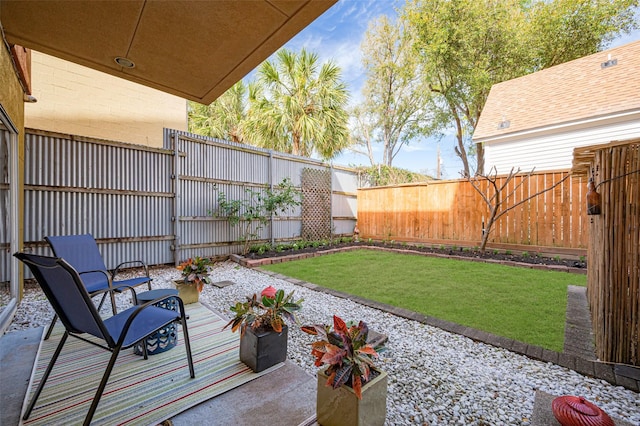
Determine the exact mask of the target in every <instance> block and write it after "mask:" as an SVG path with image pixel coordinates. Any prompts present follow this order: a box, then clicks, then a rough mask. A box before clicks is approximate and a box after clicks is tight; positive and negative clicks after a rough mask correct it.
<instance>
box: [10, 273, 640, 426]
mask: <svg viewBox="0 0 640 426" xmlns="http://www.w3.org/2000/svg"><path fill="white" fill-rule="evenodd" d="M151 275H152V277H153V288H173V283H172V280H173V279H177V278H179V272H178V271H176V270H175V269H174V268H171V267H161V268H152V270H151ZM212 278H213V280H214V281H225V280H229V281H233V282H234V283H235V284H234V285H231V286H228V287H225V288H217V287H213V286H206V288H205V290H204V291H203V292H202V294H201V295H200V300H201V302H203V303H205V304H206V305H208V306H209V307H211V308H212V309H214V310H216V311H218V312H219V313H221V314H222V315H224V316H226V317H229V318H230V317H231V315H230V311H229V310H228V308H229V306H231V305H232V304H233V303H234V302H235V301H237V300H243V298H244V297H245V296H247V295H251V294H253V293H259V292H260V291H261V290H262V289H263V288H264V287H266V286H268V285H272V286H274V287H276V288H278V289H280V288H282V289H284V290H285V291H286V292H289V291H291V290H295V292H296V297H302V298H304V300H305V301H304V303H303V308H302V310H300V311H299V319H300V322H301V323H303V324H310V323H330V322H331V319H332V315H333V314H334V313H335V314H337V315H339V316H340V317H342V318H343V319H345V320H364V321H365V322H366V323H367V324H368V325H369V327H370V328H371V329H374V330H376V331H378V332H381V333H384V334H387V335H388V336H389V341H388V343H387V345H386V350H384V351H383V352H382V353H381V359H380V367H381V368H382V369H384V370H385V371H387V373H388V374H389V389H388V396H387V421H386V424H388V425H416V424H419V425H527V424H530V423H531V416H532V412H533V403H534V396H535V391H536V390H537V389H539V390H542V391H545V392H547V393H550V394H553V395H580V396H583V397H585V398H587V399H588V400H590V401H592V402H594V403H595V404H596V405H598V406H599V407H600V408H602V409H603V410H604V411H606V412H607V413H608V414H609V415H612V416H615V417H619V418H622V419H626V420H627V421H629V422H631V423H632V424H638V425H640V395H639V394H638V393H636V392H633V391H630V390H627V389H625V388H623V387H620V386H612V385H611V384H609V383H607V382H605V381H602V380H597V379H593V378H589V377H586V376H582V375H580V374H578V373H576V372H575V371H572V370H569V369H566V368H563V367H560V366H558V365H555V364H551V363H544V362H541V361H534V360H531V359H529V358H527V357H525V356H522V355H518V354H515V353H512V352H509V351H507V350H505V349H501V348H496V347H493V346H490V345H486V344H483V343H477V342H474V341H473V340H471V339H468V338H466V337H463V336H460V335H456V334H452V333H448V332H445V331H442V330H440V329H438V328H434V327H431V326H428V325H424V324H421V323H419V322H416V321H411V320H407V319H403V318H400V317H397V316H394V315H392V314H389V313H386V312H382V311H379V310H377V309H373V308H369V307H365V306H362V305H360V304H358V303H355V302H352V301H350V300H347V299H341V298H338V297H334V296H331V295H328V294H325V293H322V292H317V291H313V290H310V289H307V288H305V287H301V286H297V285H294V284H292V283H289V282H288V281H284V280H280V279H277V278H274V277H271V276H269V275H267V274H265V273H262V272H260V271H257V270H252V269H247V268H244V267H241V266H239V265H237V264H235V263H233V262H222V263H218V264H217V265H216V266H215V268H214V270H213V274H212ZM106 305H107V306H105V307H104V308H103V309H104V310H105V311H107V312H108V311H110V306H109V304H108V303H106ZM118 305H119V306H120V307H121V308H122V307H126V306H128V305H129V300H128V297H127V296H125V295H119V296H118ZM51 316H52V310H51V308H50V306H49V304H48V302H47V301H46V298H45V297H44V295H43V294H42V293H41V292H40V291H39V290H36V289H27V290H26V291H25V297H24V300H23V302H22V303H21V304H20V307H19V308H18V311H17V313H16V316H15V319H14V321H13V323H12V325H11V326H10V329H9V331H14V330H22V329H25V328H30V327H37V326H46V325H47V324H48V323H49V321H50V318H51ZM312 341H313V336H310V335H307V334H305V333H303V332H301V331H300V330H298V329H297V328H295V327H291V328H290V331H289V349H288V357H289V359H290V360H291V361H293V362H295V363H296V364H298V365H299V366H300V367H302V368H303V369H304V370H306V371H307V372H308V373H309V374H311V375H315V374H316V371H317V368H316V367H315V366H313V360H312V357H311V354H310V350H309V343H310V342H312Z"/></svg>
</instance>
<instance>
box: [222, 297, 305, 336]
mask: <svg viewBox="0 0 640 426" xmlns="http://www.w3.org/2000/svg"><path fill="white" fill-rule="evenodd" d="M303 301H304V299H299V300H294V299H293V291H292V292H291V293H289V294H287V295H286V296H285V294H284V290H282V289H280V290H276V289H275V288H273V287H272V286H269V287H267V288H265V289H264V290H262V292H261V293H260V297H258V295H257V294H253V296H251V297H247V301H246V302H236V304H235V305H233V306H231V308H230V309H231V312H233V313H234V314H235V317H233V318H232V319H231V321H229V322H228V323H227V325H225V326H224V328H227V327H229V326H231V331H233V332H235V331H237V330H240V332H241V334H244V331H245V329H246V328H247V327H251V328H252V329H254V330H258V329H262V330H273V331H275V332H276V333H280V332H282V326H283V325H284V324H285V323H284V319H287V320H289V321H290V322H292V323H295V324H297V323H298V319H297V318H296V311H299V310H300V309H301V308H302V302H303Z"/></svg>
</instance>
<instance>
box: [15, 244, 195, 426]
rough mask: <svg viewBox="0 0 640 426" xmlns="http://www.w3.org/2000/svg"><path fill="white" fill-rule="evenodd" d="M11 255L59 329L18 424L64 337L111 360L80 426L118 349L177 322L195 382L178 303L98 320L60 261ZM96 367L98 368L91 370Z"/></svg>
mask: <svg viewBox="0 0 640 426" xmlns="http://www.w3.org/2000/svg"><path fill="white" fill-rule="evenodd" d="M14 256H15V257H17V258H18V259H20V260H21V261H22V262H24V263H25V264H26V265H27V266H28V267H29V269H30V270H31V272H32V273H33V275H34V276H35V278H36V280H37V281H38V284H40V287H42V290H43V291H44V294H45V295H46V296H47V299H49V302H50V303H51V305H52V306H53V309H54V310H55V312H56V314H57V315H58V317H59V318H60V321H62V323H63V324H64V327H65V332H64V335H63V336H62V338H61V339H60V343H59V344H58V347H57V348H56V350H55V352H54V354H53V356H52V358H51V361H50V362H49V365H48V366H47V369H46V370H45V372H44V375H43V376H42V379H41V381H40V384H39V386H38V388H37V389H36V392H35V393H34V395H33V397H32V398H31V401H30V402H29V405H28V406H27V409H26V411H25V413H24V415H23V417H22V418H23V420H26V419H28V418H29V415H30V414H31V411H32V410H33V407H34V405H35V403H36V401H37V400H38V397H39V396H40V393H41V392H42V389H43V388H44V385H45V383H46V381H47V378H48V377H49V374H50V373H51V370H52V369H53V366H54V364H55V363H56V360H57V359H58V356H59V355H60V352H61V351H62V347H63V346H64V344H65V342H66V341H67V338H68V337H69V336H72V337H75V338H78V339H80V340H83V341H85V342H88V343H91V344H93V345H96V346H99V347H101V348H103V349H106V350H108V351H111V357H110V358H109V362H108V364H107V366H106V368H105V372H104V374H103V376H102V380H101V381H100V384H99V385H98V389H97V390H96V394H95V396H94V397H93V400H92V402H91V407H90V408H89V412H88V413H87V416H86V417H85V419H84V424H85V425H88V424H90V423H91V419H92V418H93V415H94V413H95V411H96V408H97V407H98V403H99V402H100V398H101V397H102V393H103V392H104V389H105V387H106V385H107V381H108V380H109V375H110V374H111V371H112V370H113V366H114V365H115V362H116V359H117V358H118V354H119V353H120V350H121V349H126V348H129V347H131V346H133V345H135V344H136V343H137V342H140V341H142V340H144V339H146V338H147V337H148V336H149V335H151V334H153V333H155V332H156V331H158V330H160V329H161V328H163V327H165V326H167V325H168V324H171V323H172V322H175V321H179V322H180V323H181V324H182V331H183V333H184V343H185V349H186V352H187V361H188V363H189V374H190V375H191V378H194V377H195V372H194V369H193V358H192V356H191V344H190V342H189V332H188V331H187V321H186V314H185V310H184V304H183V303H182V300H180V299H179V298H178V303H179V311H173V310H169V309H163V308H160V307H157V306H154V304H155V303H159V302H161V301H163V300H165V299H167V298H169V297H172V296H167V297H161V298H158V299H155V300H151V301H149V302H147V303H145V304H144V305H140V306H134V307H131V308H129V309H127V310H125V311H122V312H120V313H118V314H115V315H114V316H112V317H109V318H107V319H105V320H103V319H102V318H101V317H100V314H99V313H98V310H97V309H96V307H95V305H94V304H93V302H92V301H91V296H90V295H89V293H88V292H87V289H86V285H85V283H83V281H82V278H81V277H80V274H79V273H78V272H77V271H76V270H75V269H73V267H72V266H71V265H70V264H69V263H67V262H66V261H65V260H64V259H60V258H55V257H48V256H40V255H35V254H26V253H16V254H14ZM129 290H131V292H132V293H133V295H134V299H135V292H134V291H133V289H132V288H131V287H129ZM103 291H105V292H106V291H109V290H108V289H107V290H103ZM136 302H137V300H136ZM83 334H90V335H93V336H95V337H97V338H99V339H101V340H103V341H104V343H96V342H95V341H92V340H88V339H86V338H85V337H83V336H82V335H83ZM142 347H143V352H144V353H143V355H144V358H145V359H147V352H146V350H147V349H146V345H142ZM96 368H102V367H98V366H96Z"/></svg>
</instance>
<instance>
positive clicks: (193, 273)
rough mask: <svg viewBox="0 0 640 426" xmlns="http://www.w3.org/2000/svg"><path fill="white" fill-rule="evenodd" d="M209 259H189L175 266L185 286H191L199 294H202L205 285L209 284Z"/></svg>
mask: <svg viewBox="0 0 640 426" xmlns="http://www.w3.org/2000/svg"><path fill="white" fill-rule="evenodd" d="M210 265H211V259H207V258H206V257H197V256H196V257H194V258H189V259H187V260H185V261H184V262H182V263H181V264H180V265H178V266H176V269H177V270H179V271H181V272H182V281H183V282H184V283H185V284H193V285H195V286H196V288H197V289H198V291H199V292H202V290H203V289H204V285H205V284H210V283H211V277H209V266H210Z"/></svg>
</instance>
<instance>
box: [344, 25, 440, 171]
mask: <svg viewBox="0 0 640 426" xmlns="http://www.w3.org/2000/svg"><path fill="white" fill-rule="evenodd" d="M361 50H362V58H363V59H362V63H363V65H364V69H365V72H366V75H367V80H366V82H365V85H364V89H363V95H364V101H363V102H362V104H361V105H358V106H356V107H355V108H354V109H353V112H352V114H353V131H352V139H353V141H354V142H355V147H354V148H353V149H354V151H356V152H359V153H363V154H365V155H367V157H368V158H369V161H370V162H371V165H372V166H374V165H376V161H375V158H374V155H373V147H372V145H373V144H375V143H381V144H382V147H383V150H382V153H383V154H382V155H383V157H382V164H383V165H385V166H388V167H391V165H392V163H393V159H394V158H395V156H396V155H397V154H398V152H400V150H401V148H402V147H403V146H404V145H406V144H408V143H409V142H410V141H412V140H413V139H414V138H415V137H417V136H419V135H422V134H425V133H428V132H429V130H430V129H429V127H428V124H429V123H430V122H431V121H430V117H429V116H428V115H427V113H426V109H425V105H426V104H427V103H428V101H429V97H430V93H429V91H428V90H427V88H425V87H424V83H423V80H422V79H421V77H420V73H419V71H418V70H419V65H420V62H419V58H418V57H417V56H416V55H415V54H414V52H413V50H412V40H411V35H410V34H409V33H408V32H407V31H405V28H404V25H403V23H402V22H401V21H400V20H398V21H397V22H396V23H394V22H391V21H389V19H388V18H387V17H386V16H384V15H383V16H382V17H380V18H378V19H377V20H376V21H373V23H371V24H370V25H369V28H368V30H367V32H366V34H365V38H364V41H363V42H362V46H361ZM363 148H366V152H363V150H362V149H363Z"/></svg>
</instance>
